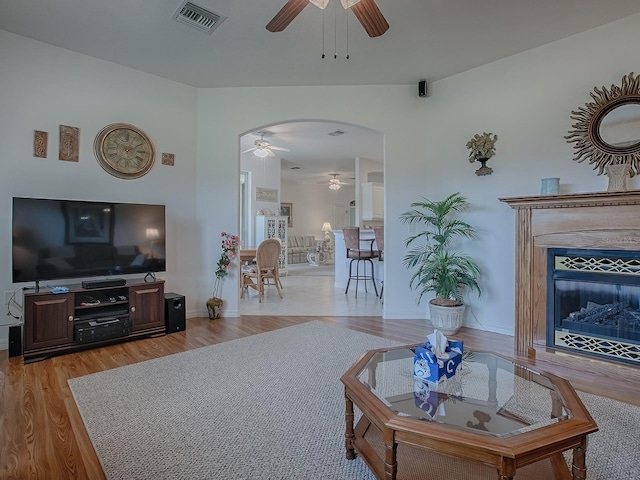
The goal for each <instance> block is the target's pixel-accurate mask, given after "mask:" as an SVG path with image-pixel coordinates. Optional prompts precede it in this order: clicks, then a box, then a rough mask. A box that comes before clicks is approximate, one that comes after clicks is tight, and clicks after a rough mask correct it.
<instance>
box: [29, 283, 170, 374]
mask: <svg viewBox="0 0 640 480" xmlns="http://www.w3.org/2000/svg"><path fill="white" fill-rule="evenodd" d="M68 288H69V291H68V292H67V293H57V294H54V293H51V292H50V291H49V290H48V289H46V290H43V289H41V290H40V291H25V293H24V326H23V329H24V330H23V352H24V353H23V354H24V362H25V363H29V362H35V361H39V360H44V359H45V358H49V357H52V356H55V355H60V354H63V353H70V352H75V351H79V350H84V349H87V348H95V347H99V346H103V345H109V344H112V343H118V342H123V341H129V340H134V339H137V338H141V337H148V336H155V335H164V334H165V333H166V329H165V322H164V281H154V282H144V281H143V280H129V281H127V284H126V285H124V286H115V287H101V288H82V286H81V285H71V286H68Z"/></svg>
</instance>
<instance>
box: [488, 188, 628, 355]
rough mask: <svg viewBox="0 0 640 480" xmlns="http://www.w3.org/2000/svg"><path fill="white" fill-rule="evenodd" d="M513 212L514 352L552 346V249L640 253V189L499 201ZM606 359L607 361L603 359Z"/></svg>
mask: <svg viewBox="0 0 640 480" xmlns="http://www.w3.org/2000/svg"><path fill="white" fill-rule="evenodd" d="M499 200H500V201H501V202H504V203H506V204H507V205H509V206H510V207H511V208H513V209H514V210H515V214H516V218H515V259H516V260H515V326H514V336H515V350H516V352H517V353H518V354H521V355H528V356H530V357H535V356H536V352H546V351H548V350H549V349H552V348H553V345H549V342H548V338H549V337H548V335H549V334H550V332H548V322H547V319H548V309H549V299H548V288H549V287H548V268H549V267H548V261H549V254H550V252H553V251H554V249H579V250H586V251H599V250H602V251H607V252H613V254H615V252H621V253H622V254H623V255H622V256H624V257H629V256H631V257H633V256H634V255H633V253H630V252H640V215H639V212H638V206H639V205H640V191H639V190H634V191H622V192H593V193H575V194H566V195H549V196H528V197H508V198H500V199H499ZM605 358H606V357H605Z"/></svg>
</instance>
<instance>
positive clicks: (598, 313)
mask: <svg viewBox="0 0 640 480" xmlns="http://www.w3.org/2000/svg"><path fill="white" fill-rule="evenodd" d="M639 257H640V254H639V253H638V252H626V251H596V250H565V249H550V250H549V251H548V269H547V274H548V284H547V286H548V288H547V296H548V298H547V345H549V346H553V347H555V348H559V349H566V350H571V351H574V352H578V353H585V354H589V355H596V356H603V357H606V358H607V359H609V360H612V359H613V360H618V361H621V362H628V363H636V364H640V261H639V260H638V258H639Z"/></svg>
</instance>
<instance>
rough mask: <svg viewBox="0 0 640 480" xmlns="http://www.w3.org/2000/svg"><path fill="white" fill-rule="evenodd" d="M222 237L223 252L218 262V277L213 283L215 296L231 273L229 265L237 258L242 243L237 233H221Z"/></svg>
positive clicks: (215, 296) (214, 296) (216, 296)
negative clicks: (222, 282)
mask: <svg viewBox="0 0 640 480" xmlns="http://www.w3.org/2000/svg"><path fill="white" fill-rule="evenodd" d="M220 236H221V237H222V254H221V255H220V260H218V263H217V264H216V279H215V281H214V283H213V298H218V293H219V291H220V282H221V280H222V279H223V278H224V277H226V276H227V274H228V273H229V271H228V270H229V266H230V265H231V261H232V260H233V259H234V258H235V256H236V254H237V251H238V246H239V245H240V238H239V237H238V236H237V235H232V234H230V233H227V232H222V233H221V234H220Z"/></svg>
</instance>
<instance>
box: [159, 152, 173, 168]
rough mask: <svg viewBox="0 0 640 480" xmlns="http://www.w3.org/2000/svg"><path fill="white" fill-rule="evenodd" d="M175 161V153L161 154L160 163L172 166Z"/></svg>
mask: <svg viewBox="0 0 640 480" xmlns="http://www.w3.org/2000/svg"><path fill="white" fill-rule="evenodd" d="M174 161H175V155H174V154H173V153H163V154H162V165H170V166H172V167H173V165H174Z"/></svg>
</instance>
